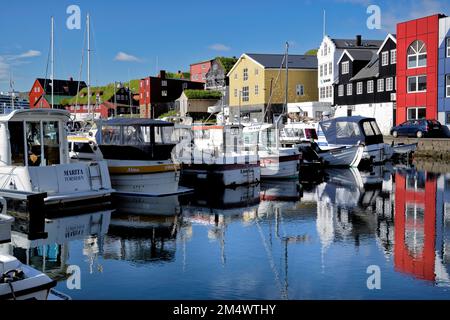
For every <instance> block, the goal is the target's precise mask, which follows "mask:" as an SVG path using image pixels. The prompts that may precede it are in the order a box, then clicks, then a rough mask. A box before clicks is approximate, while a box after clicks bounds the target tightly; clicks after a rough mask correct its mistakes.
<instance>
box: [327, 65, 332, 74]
mask: <svg viewBox="0 0 450 320" xmlns="http://www.w3.org/2000/svg"><path fill="white" fill-rule="evenodd" d="M332 73H333V63H331V62H330V63H329V64H328V74H332Z"/></svg>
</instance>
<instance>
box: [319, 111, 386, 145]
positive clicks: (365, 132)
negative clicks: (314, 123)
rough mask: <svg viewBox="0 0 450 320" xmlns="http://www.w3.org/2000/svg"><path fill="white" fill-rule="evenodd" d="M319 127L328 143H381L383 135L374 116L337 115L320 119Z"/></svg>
mask: <svg viewBox="0 0 450 320" xmlns="http://www.w3.org/2000/svg"><path fill="white" fill-rule="evenodd" d="M319 127H320V130H321V131H322V132H323V134H324V136H325V138H326V140H327V142H328V143H329V144H346V145H355V144H358V143H365V144H375V143H383V136H382V135H381V132H380V129H379V128H378V125H377V123H376V121H375V119H374V118H366V117H360V116H352V117H338V118H333V119H329V120H324V121H321V122H320V123H319Z"/></svg>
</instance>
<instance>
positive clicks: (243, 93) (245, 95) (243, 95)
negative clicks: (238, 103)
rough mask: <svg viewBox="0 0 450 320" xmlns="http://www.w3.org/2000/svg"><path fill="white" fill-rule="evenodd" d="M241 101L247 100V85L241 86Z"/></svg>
mask: <svg viewBox="0 0 450 320" xmlns="http://www.w3.org/2000/svg"><path fill="white" fill-rule="evenodd" d="M242 101H244V102H247V101H249V96H248V86H247V87H242Z"/></svg>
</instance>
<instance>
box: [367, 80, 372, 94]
mask: <svg viewBox="0 0 450 320" xmlns="http://www.w3.org/2000/svg"><path fill="white" fill-rule="evenodd" d="M367 93H373V80H369V81H367Z"/></svg>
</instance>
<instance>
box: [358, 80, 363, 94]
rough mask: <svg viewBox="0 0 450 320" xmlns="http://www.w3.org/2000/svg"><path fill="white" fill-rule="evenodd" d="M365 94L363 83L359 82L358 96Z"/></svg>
mask: <svg viewBox="0 0 450 320" xmlns="http://www.w3.org/2000/svg"><path fill="white" fill-rule="evenodd" d="M362 93H363V83H362V82H358V83H356V94H362Z"/></svg>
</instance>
